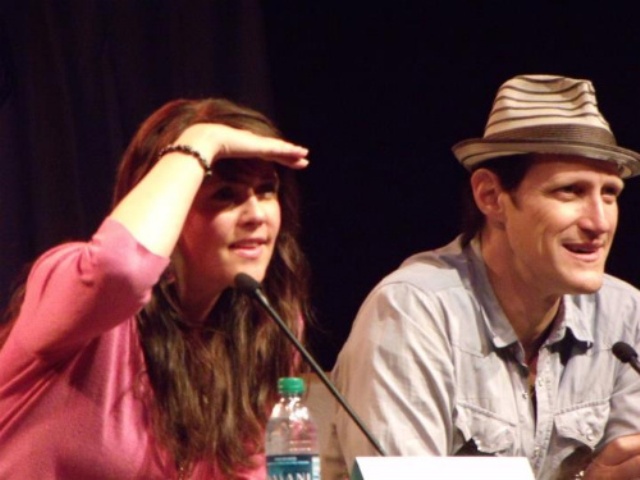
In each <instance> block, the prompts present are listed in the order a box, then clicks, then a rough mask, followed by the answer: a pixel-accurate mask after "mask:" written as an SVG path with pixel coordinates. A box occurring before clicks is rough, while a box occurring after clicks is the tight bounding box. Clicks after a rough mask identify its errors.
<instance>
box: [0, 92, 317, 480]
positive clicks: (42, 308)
mask: <svg viewBox="0 0 640 480" xmlns="http://www.w3.org/2000/svg"><path fill="white" fill-rule="evenodd" d="M277 137H278V133H277V131H276V129H275V127H274V126H273V125H272V124H271V122H269V120H267V119H266V118H265V117H264V116H262V115H261V114H259V113H257V112H255V111H253V110H250V109H247V108H243V107H240V106H237V105H235V104H233V103H231V102H228V101H225V100H218V99H207V100H199V101H191V100H177V101H173V102H170V103H168V104H167V105H165V106H163V107H162V108H160V109H159V110H158V111H156V112H155V113H154V114H153V115H151V117H149V118H148V119H147V120H146V121H145V122H144V123H143V124H142V126H141V127H140V129H139V130H138V132H137V134H136V135H135V137H134V138H133V141H132V142H131V144H130V145H129V147H128V149H127V151H126V152H125V154H124V158H123V161H122V163H121V165H120V169H119V173H118V178H117V183H116V189H115V197H114V204H115V207H114V209H113V210H112V212H111V214H110V215H109V216H108V218H107V219H105V221H104V222H103V224H102V225H101V226H100V228H99V229H98V231H97V232H96V234H95V235H94V236H93V238H92V239H91V241H89V242H87V243H79V242H78V243H70V244H65V245H62V246H59V247H57V248H54V249H52V250H51V251H49V252H47V253H45V254H44V255H43V256H42V257H40V258H39V259H38V261H37V262H36V263H35V264H34V266H33V268H32V270H31V272H30V274H29V279H28V280H27V283H26V288H25V289H24V295H23V297H24V298H23V300H22V301H21V308H20V309H19V314H17V315H15V316H14V318H13V320H12V322H11V323H10V327H9V328H10V332H9V333H8V336H7V337H6V339H5V342H4V346H3V347H2V349H1V350H0V478H23V479H29V478H38V479H48V478H65V479H68V478H92V479H95V478H114V479H116V478H117V479H125V478H145V479H147V478H163V479H166V478H213V479H218V478H220V479H221V478H224V479H227V478H237V479H241V478H251V479H253V478H255V479H257V478H264V477H265V467H264V447H263V436H264V435H263V429H264V425H265V423H266V420H267V417H268V414H269V412H270V408H271V405H272V404H273V402H274V401H275V398H276V386H277V379H278V377H280V376H284V375H290V374H292V373H296V371H297V364H296V362H295V358H296V357H295V355H294V353H293V351H292V349H291V348H290V346H289V344H288V342H287V340H286V339H285V338H283V336H282V335H281V334H280V333H279V331H278V329H277V326H274V325H273V324H272V322H271V321H270V320H269V319H268V318H267V317H266V316H265V315H263V314H262V312H261V311H260V310H259V308H258V307H256V306H254V305H253V304H252V302H251V301H250V299H248V298H246V297H245V296H243V295H241V294H240V293H238V292H236V291H235V290H233V288H230V287H232V286H233V281H234V277H235V275H236V274H237V273H239V272H245V273H248V274H249V275H251V276H253V277H254V278H255V279H256V280H258V281H262V282H263V286H264V290H265V292H266V293H267V295H268V296H269V297H270V298H271V300H272V301H273V302H274V304H275V307H276V308H277V309H278V310H279V312H280V313H281V315H282V316H283V317H284V318H285V319H286V321H287V322H288V323H289V324H290V326H291V327H292V328H294V329H295V330H297V331H299V332H301V331H302V330H303V321H304V320H303V319H304V318H305V313H306V312H307V297H306V288H305V286H306V263H305V260H304V257H303V255H302V253H301V251H300V249H299V247H298V244H297V242H296V233H297V229H298V225H297V212H296V208H297V199H296V195H295V190H294V185H293V183H292V176H291V173H292V172H291V169H298V168H304V167H305V166H306V165H307V164H308V162H307V160H306V159H305V157H306V155H307V150H306V149H305V148H302V147H299V146H296V145H293V144H290V143H288V142H285V141H283V140H280V139H278V138H277ZM287 167H288V168H287ZM16 310H17V309H16Z"/></svg>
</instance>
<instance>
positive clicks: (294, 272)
mask: <svg viewBox="0 0 640 480" xmlns="http://www.w3.org/2000/svg"><path fill="white" fill-rule="evenodd" d="M203 122H211V123H222V124H226V125H228V126H231V127H235V128H240V129H244V130H249V131H251V132H253V133H257V134H261V135H265V136H270V137H279V136H280V135H279V133H278V131H277V129H276V128H275V126H274V125H273V124H272V123H271V122H270V121H269V120H268V119H267V118H266V117H265V116H263V115H262V114H260V113H258V112H256V111H254V110H251V109H248V108H245V107H241V106H239V105H236V104H234V103H232V102H229V101H227V100H222V99H205V100H176V101H172V102H170V103H168V104H166V105H164V106H163V107H161V108H160V109H159V110H157V111H156V112H155V113H154V114H152V115H151V116H150V117H149V118H148V119H147V120H146V121H145V122H144V123H143V124H142V126H141V127H140V129H139V130H138V133H137V134H136V135H135V137H134V138H133V140H132V142H131V144H130V145H129V147H128V149H127V150H126V152H125V154H124V157H123V160H122V162H121V166H120V169H119V172H118V176H117V182H116V188H115V194H114V204H115V203H117V202H118V201H119V200H120V199H121V198H122V197H123V196H124V195H126V193H127V192H128V191H130V190H131V189H132V188H133V187H134V186H135V184H136V183H137V182H139V181H140V179H141V178H142V177H143V176H144V175H145V174H146V173H147V172H148V171H149V170H150V168H151V167H152V166H153V164H154V163H155V162H156V161H157V154H158V151H159V150H160V149H161V148H162V147H164V146H166V145H169V144H171V143H172V142H174V141H175V140H176V139H177V138H178V136H179V135H180V133H181V132H182V131H183V130H184V129H185V128H186V127H188V126H190V125H193V124H195V123H203ZM240 163H242V162H239V164H240ZM277 169H278V176H279V180H280V186H279V190H278V199H279V202H280V208H281V212H282V223H281V229H280V233H279V235H278V238H277V241H276V246H275V250H274V255H273V258H272V260H271V263H270V265H269V267H268V270H267V274H266V277H265V280H264V282H263V288H264V291H265V293H266V295H268V297H269V298H270V299H271V301H272V302H273V305H274V308H275V309H276V310H277V311H278V312H279V313H280V315H281V316H282V317H283V319H284V320H285V321H286V322H287V323H288V325H289V326H290V327H291V328H292V329H293V330H294V331H297V332H299V333H300V334H301V335H302V333H303V332H302V331H303V327H302V323H301V322H302V321H303V320H302V319H306V318H308V314H309V311H308V297H307V280H308V268H307V262H306V259H305V257H304V255H303V254H302V251H301V249H300V248H299V245H298V242H297V234H298V231H299V219H298V196H297V190H296V188H295V184H294V181H293V176H292V172H291V171H289V169H286V168H281V167H277ZM171 282H172V280H171V279H170V278H169V276H167V278H163V279H162V280H161V281H160V282H159V284H158V285H156V287H155V288H154V292H153V297H152V300H151V302H150V303H149V304H148V305H147V306H146V307H145V308H144V309H143V310H142V312H141V313H140V314H139V315H138V318H137V321H138V327H139V331H140V337H141V343H142V347H143V350H144V355H145V360H146V365H147V373H148V378H149V381H150V383H151V386H152V390H153V393H154V395H153V398H152V399H150V406H151V411H152V416H153V420H154V427H155V433H156V435H157V437H158V439H159V440H160V443H161V444H162V445H163V446H164V447H165V448H167V450H168V451H169V452H170V453H171V455H172V457H173V460H174V461H175V462H176V464H177V465H180V466H183V467H186V469H189V468H190V467H192V466H193V464H194V463H195V462H198V461H200V460H205V461H208V462H209V463H211V464H213V465H216V466H217V468H218V469H219V470H220V471H221V472H222V473H223V474H224V475H225V478H236V477H237V475H238V473H239V472H241V471H243V470H246V469H248V468H252V467H255V465H254V464H253V461H252V455H253V454H256V453H261V452H263V451H264V445H263V438H264V426H265V424H266V421H267V419H268V415H269V413H270V412H269V410H270V407H271V405H272V404H273V403H274V401H275V399H276V395H277V391H276V387H277V381H278V378H279V377H281V376H286V375H291V374H293V373H295V372H297V370H298V367H299V365H298V364H297V363H298V362H296V361H295V358H296V355H295V354H294V352H293V350H292V348H291V345H290V343H288V341H287V339H286V338H285V337H284V336H283V335H282V334H281V333H280V331H279V330H278V327H277V325H275V324H274V323H273V322H272V321H271V320H270V319H269V318H268V317H266V315H265V314H264V313H263V312H262V311H261V310H260V309H259V308H258V307H257V306H256V305H255V304H254V303H253V302H252V301H251V300H250V299H249V298H247V297H246V296H245V295H242V294H240V293H239V292H237V291H235V290H233V289H228V290H226V291H225V292H224V293H223V294H222V296H221V298H220V299H219V300H218V302H217V303H216V306H215V307H214V309H213V311H212V312H211V313H210V316H209V318H208V320H207V321H206V323H205V324H204V325H203V326H201V327H198V328H195V327H192V326H188V325H187V324H185V322H184V321H183V319H182V318H181V316H180V311H179V306H177V299H176V298H175V295H174V294H173V291H174V285H172V283H171Z"/></svg>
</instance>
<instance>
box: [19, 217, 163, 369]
mask: <svg viewBox="0 0 640 480" xmlns="http://www.w3.org/2000/svg"><path fill="white" fill-rule="evenodd" d="M167 264H168V259H166V258H162V257H159V256H157V255H155V254H153V253H152V252H150V251H148V250H147V249H146V248H144V247H143V246H142V245H140V244H139V243H138V242H137V241H136V240H135V238H134V237H133V236H132V235H131V234H130V233H129V231H128V230H126V229H125V227H124V226H123V225H121V224H120V223H118V222H117V221H115V220H113V219H110V218H107V219H106V220H105V221H104V222H103V224H102V225H101V226H100V228H99V229H98V231H97V232H96V233H95V235H94V236H93V237H92V238H91V240H90V241H89V242H86V243H80V242H75V243H67V244H64V245H61V246H58V247H56V248H54V249H52V250H50V251H48V252H46V253H45V254H44V255H42V256H41V257H40V258H39V259H38V260H37V261H36V263H35V264H34V266H33V268H32V270H31V272H30V274H29V278H28V280H27V288H26V293H25V300H24V302H23V305H22V308H21V311H20V314H19V317H18V320H17V322H16V325H15V326H14V329H13V331H12V333H11V336H12V337H14V339H15V341H18V342H20V343H21V345H22V347H23V348H25V349H27V350H28V351H31V352H32V353H34V354H36V355H41V356H42V355H47V354H53V353H60V352H67V351H69V350H72V351H73V350H74V349H77V348H80V347H81V346H82V345H84V344H85V343H86V342H88V341H89V340H90V339H92V338H95V337H97V336H98V335H100V334H101V333H103V332H105V331H107V330H109V329H110V328H112V327H114V326H116V325H117V324H118V323H120V322H122V321H124V320H126V319H127V318H130V317H131V316H132V315H134V314H135V313H137V311H138V310H139V309H140V308H142V306H144V304H145V303H146V302H147V301H148V300H149V298H150V295H151V288H152V286H153V285H154V284H155V283H156V282H157V281H158V279H159V277H160V275H161V273H162V271H163V270H164V269H165V268H166V266H167Z"/></svg>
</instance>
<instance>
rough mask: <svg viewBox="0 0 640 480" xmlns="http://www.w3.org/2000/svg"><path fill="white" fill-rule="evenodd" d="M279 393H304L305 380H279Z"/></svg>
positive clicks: (298, 378) (291, 378)
mask: <svg viewBox="0 0 640 480" xmlns="http://www.w3.org/2000/svg"><path fill="white" fill-rule="evenodd" d="M278 392H280V393H281V394H282V393H288V394H296V393H297V394H302V393H304V379H302V378H300V377H282V378H280V380H278Z"/></svg>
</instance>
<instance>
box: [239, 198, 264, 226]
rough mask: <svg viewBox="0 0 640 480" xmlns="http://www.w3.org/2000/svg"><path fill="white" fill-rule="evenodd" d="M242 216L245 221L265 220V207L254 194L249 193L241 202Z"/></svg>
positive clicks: (258, 221) (257, 221) (256, 221)
mask: <svg viewBox="0 0 640 480" xmlns="http://www.w3.org/2000/svg"><path fill="white" fill-rule="evenodd" d="M242 218H243V220H244V221H245V222H249V223H261V222H263V221H264V220H265V209H264V206H263V205H262V202H261V201H260V199H259V198H258V197H257V196H256V195H255V194H253V193H252V194H250V195H249V196H248V197H247V199H246V200H245V201H244V203H243V204H242Z"/></svg>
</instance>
